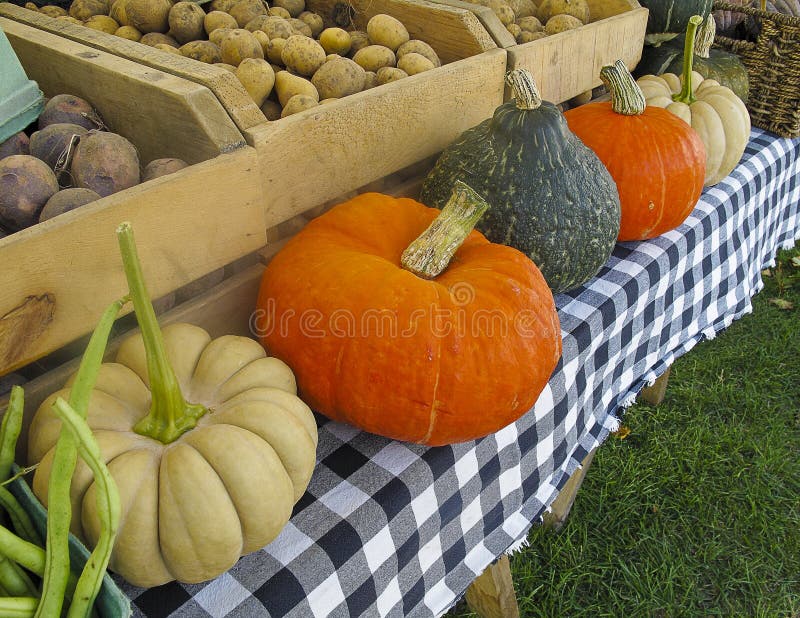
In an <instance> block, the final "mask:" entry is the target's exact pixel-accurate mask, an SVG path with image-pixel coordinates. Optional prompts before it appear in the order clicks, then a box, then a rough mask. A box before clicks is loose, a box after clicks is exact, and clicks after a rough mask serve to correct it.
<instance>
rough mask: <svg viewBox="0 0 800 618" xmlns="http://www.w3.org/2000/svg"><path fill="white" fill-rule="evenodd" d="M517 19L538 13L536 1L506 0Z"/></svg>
mask: <svg viewBox="0 0 800 618" xmlns="http://www.w3.org/2000/svg"><path fill="white" fill-rule="evenodd" d="M506 2H507V3H508V6H510V7H511V9H512V10H513V11H514V15H516V16H517V19H519V18H520V17H528V16H535V15H536V10H537V7H536V3H535V2H534V1H533V0H506Z"/></svg>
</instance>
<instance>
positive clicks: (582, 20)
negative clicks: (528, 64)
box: [474, 0, 591, 43]
mask: <svg viewBox="0 0 800 618" xmlns="http://www.w3.org/2000/svg"><path fill="white" fill-rule="evenodd" d="M474 2H475V3H476V4H481V5H483V6H487V7H489V8H490V9H492V11H494V13H495V15H497V17H498V19H499V20H500V21H501V22H502V24H503V25H504V26H505V27H506V29H507V30H508V31H509V32H510V33H511V34H512V35H513V37H514V38H515V39H516V41H517V43H529V42H530V41H536V40H537V39H541V38H544V37H546V36H550V35H551V34H558V33H559V32H564V31H566V30H572V29H574V28H580V27H581V26H583V25H584V24H587V23H589V21H591V15H590V14H589V5H588V3H587V2H586V0H474Z"/></svg>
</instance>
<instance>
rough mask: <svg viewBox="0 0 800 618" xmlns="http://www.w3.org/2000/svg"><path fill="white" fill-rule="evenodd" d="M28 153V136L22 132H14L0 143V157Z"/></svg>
mask: <svg viewBox="0 0 800 618" xmlns="http://www.w3.org/2000/svg"><path fill="white" fill-rule="evenodd" d="M26 154H30V138H28V136H27V135H26V134H25V133H24V132H23V131H20V132H19V133H14V135H12V136H11V137H9V138H8V139H7V140H6V141H4V142H3V143H0V159H5V158H6V157H10V156H11V155H26Z"/></svg>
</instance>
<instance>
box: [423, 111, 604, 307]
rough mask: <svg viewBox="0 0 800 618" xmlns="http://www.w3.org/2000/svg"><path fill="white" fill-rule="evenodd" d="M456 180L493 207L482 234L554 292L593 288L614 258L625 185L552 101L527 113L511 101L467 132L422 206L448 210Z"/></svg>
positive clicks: (448, 153) (442, 162)
mask: <svg viewBox="0 0 800 618" xmlns="http://www.w3.org/2000/svg"><path fill="white" fill-rule="evenodd" d="M456 180H462V181H464V182H465V183H466V184H468V185H469V186H470V187H472V188H473V189H474V190H475V191H476V192H478V193H479V194H480V195H481V196H482V197H483V198H484V199H485V200H486V201H487V202H488V203H489V205H490V208H489V210H488V211H487V212H486V214H485V215H484V216H483V218H482V219H481V220H480V221H478V224H477V225H476V229H478V230H479V231H481V232H482V233H483V234H484V235H485V236H486V238H488V239H489V240H490V241H491V242H495V243H502V244H505V245H510V246H512V247H514V248H516V249H519V250H520V251H522V252H523V253H525V254H526V255H527V256H528V257H530V258H531V260H533V262H534V263H535V264H536V265H537V266H538V267H539V270H540V271H541V272H542V275H543V276H544V278H545V280H546V281H547V284H548V285H549V286H550V289H551V290H552V291H553V293H559V292H566V291H569V290H571V289H574V288H576V287H578V286H580V285H582V284H584V283H586V282H587V281H588V280H589V279H591V278H592V277H593V276H595V275H596V274H597V271H598V270H600V267H601V266H603V264H605V263H606V261H607V260H608V258H609V257H610V255H611V251H612V249H613V248H614V243H615V242H616V240H617V235H618V234H619V224H620V204H619V194H618V192H617V186H616V184H615V183H614V181H613V179H612V178H611V175H610V174H609V173H608V170H607V169H606V168H605V166H604V165H603V164H602V163H601V161H600V159H598V158H597V156H596V155H595V154H594V152H592V151H591V150H590V149H589V148H588V147H587V146H585V145H584V144H583V142H581V141H580V139H578V138H577V137H576V136H575V134H573V133H572V132H571V131H570V130H569V128H568V127H567V122H566V120H565V119H564V116H563V114H562V113H561V112H560V111H559V110H558V108H557V107H556V106H555V105H553V104H552V103H549V102H547V101H545V102H543V103H542V105H541V107H539V108H537V109H534V110H522V109H518V108H517V107H516V104H515V103H514V102H513V101H510V102H508V103H504V104H503V105H501V106H500V107H498V108H497V110H495V113H494V116H493V117H492V118H489V119H487V120H484V121H483V122H482V123H480V124H479V125H477V126H475V127H473V128H471V129H468V130H467V131H465V132H464V133H463V134H462V135H461V136H460V137H459V138H458V139H457V140H456V141H454V142H453V143H452V144H451V145H450V146H448V147H447V148H446V149H445V150H444V151H443V152H442V154H441V156H440V157H439V159H438V160H437V162H436V165H435V166H434V168H433V170H431V172H430V174H428V176H427V177H426V179H425V181H424V183H423V185H422V192H421V201H422V202H423V203H424V204H426V205H428V206H434V207H436V208H442V207H443V206H444V205H445V203H447V199H448V198H449V197H450V193H451V192H452V187H453V183H454V182H455V181H456Z"/></svg>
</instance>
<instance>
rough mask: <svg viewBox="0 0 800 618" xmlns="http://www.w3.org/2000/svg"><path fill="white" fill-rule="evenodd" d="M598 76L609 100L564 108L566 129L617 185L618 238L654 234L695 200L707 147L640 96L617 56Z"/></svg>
mask: <svg viewBox="0 0 800 618" xmlns="http://www.w3.org/2000/svg"><path fill="white" fill-rule="evenodd" d="M600 76H601V78H602V80H603V82H604V83H605V85H606V87H607V88H608V90H609V92H610V94H611V102H608V101H603V102H597V103H587V104H586V105H581V106H580V107H576V108H574V109H571V110H569V111H567V112H566V113H565V114H564V116H565V117H566V119H567V124H569V128H570V129H571V130H572V132H573V133H575V134H576V135H577V136H578V137H579V138H580V139H581V140H582V141H583V142H584V143H585V144H586V145H587V146H588V147H589V148H591V149H592V150H593V151H594V152H595V154H596V155H597V156H598V157H599V158H600V160H601V161H602V162H603V164H604V165H605V166H606V168H607V169H608V171H609V173H610V174H611V177H612V178H613V179H614V182H616V183H617V190H618V191H619V201H620V206H621V207H622V217H621V220H620V230H619V236H618V240H645V239H647V238H655V237H656V236H660V235H661V234H663V233H664V232H668V231H669V230H672V229H674V228H676V227H678V226H679V225H680V224H681V223H683V221H684V220H685V219H686V217H688V216H689V213H691V212H692V209H693V208H694V207H695V205H696V204H697V200H699V199H700V194H701V193H702V191H703V179H704V177H705V173H706V150H705V146H704V145H703V141H702V140H701V139H700V136H699V135H698V134H697V132H696V131H695V130H694V129H692V127H690V126H689V125H688V124H687V123H686V122H684V121H683V120H681V119H680V118H678V117H677V116H675V115H674V114H671V113H670V112H667V111H666V110H665V109H662V108H660V107H655V106H650V105H647V106H645V100H644V95H643V94H642V91H641V90H640V89H639V86H638V85H637V84H636V82H635V81H634V80H633V77H632V76H631V74H630V73H629V72H628V69H627V68H626V67H625V64H624V63H623V62H622V61H621V60H617V62H616V63H614V64H613V65H611V66H606V67H603V69H602V70H601V72H600Z"/></svg>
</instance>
